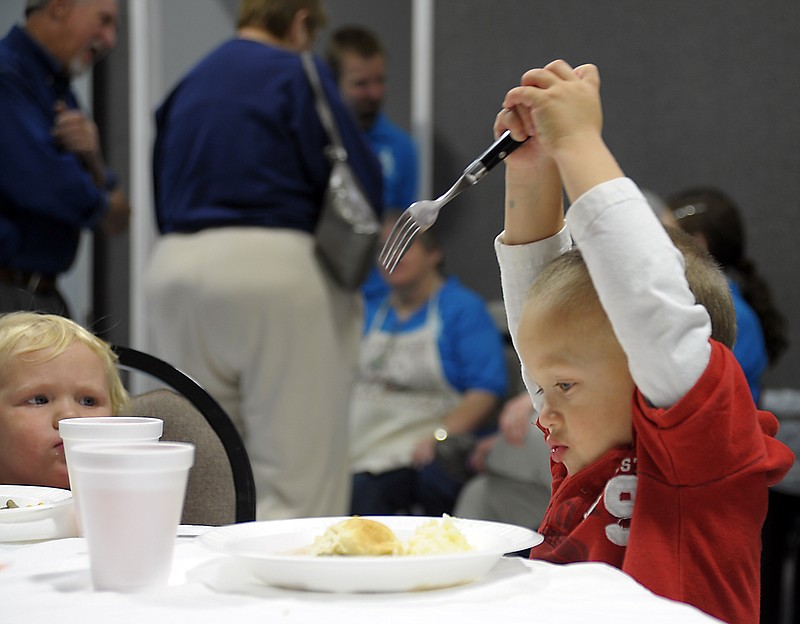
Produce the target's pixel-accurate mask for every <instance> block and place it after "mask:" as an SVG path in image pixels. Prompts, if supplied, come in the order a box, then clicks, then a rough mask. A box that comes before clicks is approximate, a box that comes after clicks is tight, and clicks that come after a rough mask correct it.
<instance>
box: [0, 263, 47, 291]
mask: <svg viewBox="0 0 800 624" xmlns="http://www.w3.org/2000/svg"><path fill="white" fill-rule="evenodd" d="M0 282H3V283H5V284H10V285H12V286H16V287H17V288H22V289H24V290H27V291H28V292H29V293H41V294H49V293H53V292H56V278H55V277H53V276H52V275H45V274H43V273H31V272H30V271H21V270H20V269H9V268H8V267H0Z"/></svg>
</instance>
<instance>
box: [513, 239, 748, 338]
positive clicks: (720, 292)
mask: <svg viewBox="0 0 800 624" xmlns="http://www.w3.org/2000/svg"><path fill="white" fill-rule="evenodd" d="M666 230H667V234H669V237H670V239H671V240H672V243H673V244H674V245H675V247H676V248H677V249H678V251H680V252H681V254H683V258H684V265H685V271H686V281H687V282H688V283H689V289H690V290H691V291H692V293H693V294H694V297H695V300H696V301H697V303H699V304H700V305H702V306H703V307H704V308H705V309H706V310H708V315H709V317H711V337H712V338H713V339H714V340H716V341H718V342H721V343H722V344H724V345H725V346H726V347H728V348H729V349H732V348H733V343H734V342H735V341H736V311H735V310H734V307H733V299H732V296H731V291H730V288H729V287H728V282H727V280H726V278H725V274H724V273H723V272H722V270H721V269H720V267H719V265H718V264H717V263H716V262H715V261H714V259H713V258H712V257H711V255H710V254H709V253H708V252H707V251H706V250H705V249H703V248H702V247H701V246H700V245H699V244H698V243H697V242H696V241H695V240H694V239H693V238H692V237H691V236H690V235H688V234H686V232H683V231H682V230H680V229H679V228H674V227H667V228H666ZM531 303H534V304H535V305H536V306H537V307H539V308H542V307H544V308H546V309H547V310H549V311H550V312H552V313H554V314H556V315H557V317H558V318H575V317H576V316H577V318H580V319H582V320H584V321H587V322H588V321H596V322H597V321H601V322H602V324H603V326H605V327H606V328H607V330H608V331H613V330H612V328H611V323H610V322H609V320H608V316H607V315H606V313H605V310H603V307H602V305H601V304H600V299H599V297H598V296H597V291H595V289H594V285H593V284H592V279H591V277H590V276H589V270H588V269H587V267H586V263H585V262H584V260H583V256H582V255H581V252H580V251H579V250H578V249H577V248H574V249H571V250H570V251H568V252H566V253H565V254H562V255H561V256H559V257H558V258H556V259H554V260H553V261H552V262H551V263H550V264H548V265H547V267H546V268H545V269H544V270H543V271H542V272H541V273H540V274H539V275H538V276H537V277H536V279H535V280H534V282H533V284H532V285H531V288H530V290H529V291H528V296H527V298H526V301H525V305H526V306H527V305H529V304H531Z"/></svg>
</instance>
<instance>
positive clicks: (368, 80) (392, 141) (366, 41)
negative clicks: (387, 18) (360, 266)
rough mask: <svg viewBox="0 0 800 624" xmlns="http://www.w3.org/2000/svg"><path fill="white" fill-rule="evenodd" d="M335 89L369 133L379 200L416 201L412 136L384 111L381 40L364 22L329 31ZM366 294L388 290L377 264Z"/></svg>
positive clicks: (391, 205) (396, 204)
mask: <svg viewBox="0 0 800 624" xmlns="http://www.w3.org/2000/svg"><path fill="white" fill-rule="evenodd" d="M327 60H328V64H329V65H330V66H331V69H332V70H333V74H334V76H335V77H336V81H337V84H338V86H339V92H340V93H341V94H342V98H343V99H344V101H345V103H346V104H347V105H348V107H349V108H350V110H351V111H352V112H353V114H354V115H355V117H356V121H357V123H358V125H359V126H360V127H361V129H362V130H364V132H366V134H367V139H368V140H369V143H370V145H372V149H373V150H374V151H375V154H376V155H377V156H378V160H379V161H380V163H381V169H382V171H383V203H384V206H386V208H388V209H398V210H404V209H406V208H408V207H409V206H410V205H411V204H412V203H413V202H414V201H416V199H417V193H418V185H419V158H418V154H417V148H416V145H415V144H414V141H413V139H412V138H411V136H409V134H408V133H407V132H405V131H404V130H403V129H402V128H400V127H399V126H397V125H395V124H394V123H392V122H391V121H390V120H389V118H388V117H387V116H386V114H385V113H384V112H383V105H384V101H385V100H386V82H387V77H386V74H387V71H386V66H387V52H386V50H385V48H384V46H383V44H382V43H381V41H380V39H378V37H377V36H376V35H375V33H373V32H372V31H370V30H369V29H367V28H364V27H362V26H343V27H341V28H339V29H337V30H336V31H334V33H333V34H332V35H331V38H330V42H329V45H328V51H327ZM362 291H363V293H364V296H365V297H382V296H384V295H385V294H386V292H387V291H388V286H387V284H386V282H384V281H383V279H382V277H381V274H380V272H379V271H378V268H377V266H376V267H375V269H374V270H373V271H372V273H371V274H370V276H369V278H368V279H367V281H366V283H365V284H364V286H363V287H362Z"/></svg>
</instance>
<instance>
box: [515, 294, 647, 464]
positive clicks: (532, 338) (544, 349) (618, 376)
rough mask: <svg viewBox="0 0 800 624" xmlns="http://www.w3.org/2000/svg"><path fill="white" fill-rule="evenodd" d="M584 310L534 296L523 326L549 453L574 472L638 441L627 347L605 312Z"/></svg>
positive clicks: (524, 351) (523, 349) (522, 343)
mask: <svg viewBox="0 0 800 624" xmlns="http://www.w3.org/2000/svg"><path fill="white" fill-rule="evenodd" d="M593 314H594V316H597V312H595V313H593ZM579 316H580V315H579V314H570V315H568V317H566V318H565V317H564V316H560V317H559V316H558V315H556V314H553V313H552V312H549V311H548V310H545V309H542V306H537V305H535V304H533V305H530V304H529V305H527V306H526V308H525V309H524V310H523V314H522V318H521V322H520V331H519V347H520V356H521V359H522V362H523V364H524V366H525V372H526V373H527V375H528V377H529V378H530V379H531V380H532V381H533V382H534V383H535V384H536V385H537V386H538V387H539V392H538V393H537V396H535V397H534V405H535V406H536V407H537V408H538V411H539V425H540V426H541V427H542V428H543V429H544V431H545V439H546V441H547V445H548V446H549V447H550V452H551V455H550V457H551V459H553V461H555V462H563V464H564V466H565V467H566V469H567V473H568V474H569V475H574V474H576V473H577V472H579V471H581V470H583V469H584V468H585V467H587V466H589V465H590V464H592V463H593V462H595V461H596V460H598V459H600V457H602V456H603V455H604V454H605V453H606V452H607V451H609V450H610V449H612V448H614V447H618V446H623V445H626V444H630V443H631V441H632V433H631V402H632V397H633V391H634V383H633V379H632V378H631V375H630V372H629V371H628V361H627V358H626V357H625V353H624V352H623V350H622V348H621V347H620V346H619V343H618V342H617V341H616V339H615V338H614V336H613V332H612V331H611V328H610V327H609V326H608V324H607V321H605V319H603V320H604V321H605V322H602V323H601V322H598V320H597V319H596V318H594V319H593V318H591V316H592V314H591V313H587V315H586V318H579Z"/></svg>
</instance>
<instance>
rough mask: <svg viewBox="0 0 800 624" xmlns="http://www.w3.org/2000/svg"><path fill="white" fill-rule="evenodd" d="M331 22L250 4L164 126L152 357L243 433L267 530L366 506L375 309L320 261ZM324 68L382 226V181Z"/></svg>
mask: <svg viewBox="0 0 800 624" xmlns="http://www.w3.org/2000/svg"><path fill="white" fill-rule="evenodd" d="M326 20H327V16H326V13H325V10H324V7H323V5H322V3H321V2H320V0H243V1H242V2H241V3H240V5H239V13H238V24H237V28H238V31H237V33H236V36H235V37H234V38H233V39H230V40H228V41H225V42H223V43H222V44H221V45H220V46H219V47H217V48H216V49H215V50H213V51H211V52H210V53H209V54H208V55H207V56H206V57H205V58H203V59H202V60H200V61H199V63H198V64H197V65H196V66H195V67H194V68H193V69H191V70H190V71H189V72H188V73H187V74H186V75H185V76H184V77H183V79H182V80H181V81H180V82H179V83H178V85H177V86H176V87H175V89H174V90H173V91H172V93H171V94H169V95H168V97H167V99H166V101H165V102H164V103H163V104H162V105H161V107H160V108H159V110H158V111H157V113H156V123H157V138H156V141H155V146H154V154H153V167H154V183H155V202H156V211H157V217H158V224H159V227H160V231H161V233H162V234H163V236H162V237H161V238H160V239H159V241H158V242H157V245H156V248H155V250H154V253H153V256H152V258H151V262H150V265H149V267H148V270H147V272H146V275H145V293H146V297H147V301H148V311H149V314H148V323H149V331H150V334H151V338H152V340H151V344H153V345H154V346H155V347H154V348H155V352H156V355H158V356H160V357H162V358H163V359H165V360H167V361H169V362H171V363H172V364H174V365H176V366H178V367H179V368H181V369H183V370H184V371H186V372H187V373H189V374H190V375H191V376H192V377H194V378H195V379H197V381H198V382H200V384H202V385H203V386H204V387H205V388H206V390H208V391H209V393H210V394H211V395H212V396H214V397H215V398H216V399H217V400H218V401H219V402H220V404H221V405H222V407H223V408H224V409H225V410H226V411H227V412H228V413H229V414H230V416H231V417H232V419H233V420H234V422H235V423H236V424H237V426H238V427H239V428H240V430H241V432H242V435H243V438H244V441H245V445H246V448H247V452H248V455H249V457H250V461H251V463H252V466H253V473H254V477H255V482H256V496H257V510H256V514H257V517H258V518H259V519H274V518H291V517H306V516H328V515H331V516H333V515H341V514H344V513H346V511H347V507H348V503H349V497H350V478H349V470H348V467H349V463H348V454H347V442H348V439H347V415H348V405H349V400H350V391H351V388H352V383H353V381H354V375H355V370H356V363H357V351H358V344H359V335H360V327H361V307H360V306H361V302H360V298H359V296H358V294H357V293H354V292H351V291H345V290H343V289H341V288H339V287H337V285H336V284H335V283H334V282H333V281H332V279H331V278H330V277H329V276H328V274H327V273H326V272H325V271H324V269H323V267H322V266H321V265H320V263H319V261H318V260H317V258H316V256H315V254H314V237H313V232H314V229H315V227H316V223H317V219H318V216H319V212H320V207H321V204H322V198H323V195H324V193H325V189H326V187H327V181H328V175H329V173H330V165H329V163H328V161H327V159H326V158H325V155H324V148H325V146H326V145H328V143H329V141H328V137H327V136H326V134H325V131H324V129H323V127H322V125H321V123H320V120H319V118H318V116H317V111H316V108H315V100H314V95H313V92H312V90H311V86H310V84H309V81H308V78H307V76H306V74H305V71H304V69H303V66H302V62H301V58H300V56H299V53H300V52H303V51H307V50H310V49H311V46H312V43H313V41H314V38H315V36H316V35H317V32H318V30H319V28H320V27H322V26H323V25H324V24H325V23H326ZM315 62H316V63H317V65H318V66H319V70H320V76H321V79H322V82H323V87H324V89H325V92H326V95H327V97H328V100H329V101H330V105H331V109H332V111H333V115H334V117H335V120H336V122H337V123H338V125H339V128H340V131H341V135H342V139H343V142H344V144H345V147H346V148H347V151H348V156H349V162H350V164H351V165H352V167H353V169H354V170H355V172H356V175H357V176H358V179H359V180H360V181H361V183H362V185H363V187H364V189H365V191H366V192H367V195H368V197H369V198H370V200H371V202H372V204H373V205H374V206H375V207H376V212H377V211H379V210H380V206H381V171H380V166H379V164H378V162H377V159H376V158H375V156H374V154H373V153H372V150H371V149H370V147H369V145H368V144H367V142H366V140H365V139H364V137H363V133H362V132H361V131H360V129H359V128H358V127H357V126H356V124H355V122H354V121H353V117H352V115H351V114H350V113H349V112H348V110H347V108H346V107H345V105H344V104H343V103H342V101H341V98H340V97H339V94H338V92H337V89H336V84H335V82H334V80H333V77H332V76H331V74H330V71H329V70H328V68H327V67H326V66H325V65H324V63H322V62H320V61H319V59H315Z"/></svg>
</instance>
